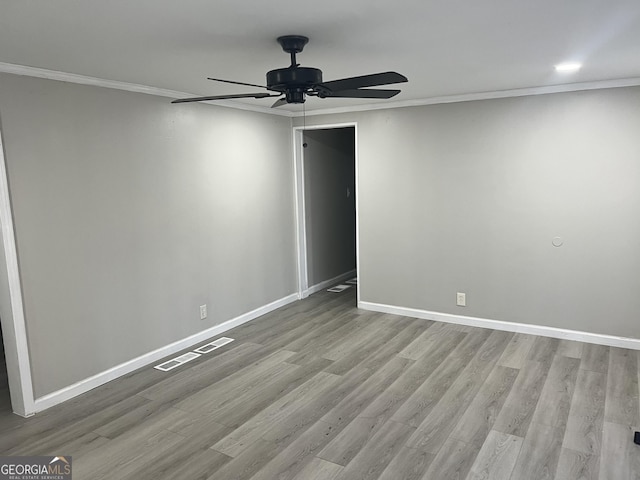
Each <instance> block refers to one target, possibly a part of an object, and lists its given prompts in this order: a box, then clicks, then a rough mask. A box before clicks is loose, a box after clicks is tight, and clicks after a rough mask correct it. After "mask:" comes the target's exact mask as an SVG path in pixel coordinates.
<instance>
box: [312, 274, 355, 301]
mask: <svg viewBox="0 0 640 480" xmlns="http://www.w3.org/2000/svg"><path fill="white" fill-rule="evenodd" d="M355 276H356V270H350V271H348V272H346V273H342V274H340V275H338V276H336V277H333V278H330V279H329V280H325V281H323V282H320V283H316V284H315V285H314V286H312V287H309V288H307V289H306V290H305V291H304V296H305V297H308V296H309V295H313V294H314V293H316V292H319V291H320V290H324V289H325V288H328V287H331V286H332V285H335V284H336V283H339V282H342V281H343V280H349V279H350V278H353V277H355Z"/></svg>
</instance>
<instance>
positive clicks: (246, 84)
mask: <svg viewBox="0 0 640 480" xmlns="http://www.w3.org/2000/svg"><path fill="white" fill-rule="evenodd" d="M207 80H213V81H214V82H222V83H231V84H233V85H245V86H247V87H258V88H266V89H267V90H271V91H273V92H277V90H274V89H273V88H269V87H266V86H264V85H256V84H255V83H245V82H236V81H234V80H223V79H222V78H211V77H207Z"/></svg>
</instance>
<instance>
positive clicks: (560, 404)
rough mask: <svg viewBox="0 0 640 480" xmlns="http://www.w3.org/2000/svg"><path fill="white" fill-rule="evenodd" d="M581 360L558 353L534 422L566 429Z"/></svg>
mask: <svg viewBox="0 0 640 480" xmlns="http://www.w3.org/2000/svg"><path fill="white" fill-rule="evenodd" d="M579 366H580V360H579V359H577V358H570V357H563V356H560V355H556V356H555V358H554V360H553V363H552V364H551V368H550V369H549V374H548V375H547V379H546V381H545V383H544V386H543V387H542V393H541V394H540V398H539V399H538V405H537V407H536V410H535V412H534V414H533V417H532V419H531V421H532V422H535V423H541V424H543V425H549V426H552V427H557V428H560V429H562V430H563V431H564V429H565V426H566V425H567V419H568V418H569V409H570V408H571V400H572V398H573V391H574V389H575V385H576V378H577V377H578V368H579Z"/></svg>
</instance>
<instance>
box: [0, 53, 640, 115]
mask: <svg viewBox="0 0 640 480" xmlns="http://www.w3.org/2000/svg"><path fill="white" fill-rule="evenodd" d="M0 72H4V73H12V74H14V75H24V76H28V77H38V78H47V79H49V80H58V81H61V82H70V83H78V84H81V85H93V86H96V87H104V88H113V89H116V90H125V91H127V92H135V93H144V94H146V95H156V96H159V97H168V98H181V97H194V96H196V95H194V94H192V93H185V92H178V91H175V90H166V89H162V88H156V87H150V86H147V85H139V84H136V83H127V82H120V81H117V80H106V79H103V78H97V77H89V76H86V75H78V74H76V73H66V72H58V71H55V70H47V69H45V68H37V67H28V66H26V65H17V64H13V63H4V62H0ZM636 86H640V77H631V78H620V79H613V80H599V81H594V82H580V83H565V84H560V85H546V86H542V87H527V88H515V89H511V90H495V91H488V92H477V93H464V94H460V95H443V96H439V97H429V98H421V99H413V100H401V101H394V102H384V103H371V104H365V105H351V106H347V107H335V108H320V109H317V110H311V111H306V112H304V113H303V112H300V111H296V112H292V111H289V110H282V109H273V108H269V107H261V106H259V105H249V104H246V103H241V102H235V101H233V100H218V101H216V102H200V103H208V104H209V105H216V106H219V107H227V108H235V109H237V110H248V111H251V112H258V113H266V114H268V115H277V116H281V117H302V116H303V115H304V116H307V117H312V116H316V115H331V114H338V113H353V112H366V111H370V110H386V109H390V108H404V107H420V106H425V105H437V104H442V103H459V102H472V101H476V100H492V99H496V98H509V97H525V96H529V95H546V94H549V93H565V92H578V91H582V90H598V89H603V88H619V87H636Z"/></svg>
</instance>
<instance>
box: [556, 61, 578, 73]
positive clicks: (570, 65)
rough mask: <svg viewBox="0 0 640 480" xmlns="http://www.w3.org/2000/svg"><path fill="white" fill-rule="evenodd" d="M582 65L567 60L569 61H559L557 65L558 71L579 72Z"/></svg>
mask: <svg viewBox="0 0 640 480" xmlns="http://www.w3.org/2000/svg"><path fill="white" fill-rule="evenodd" d="M580 67H582V64H581V63H576V62H567V63H559V64H558V65H556V72H558V73H571V72H577V71H578V70H580Z"/></svg>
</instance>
